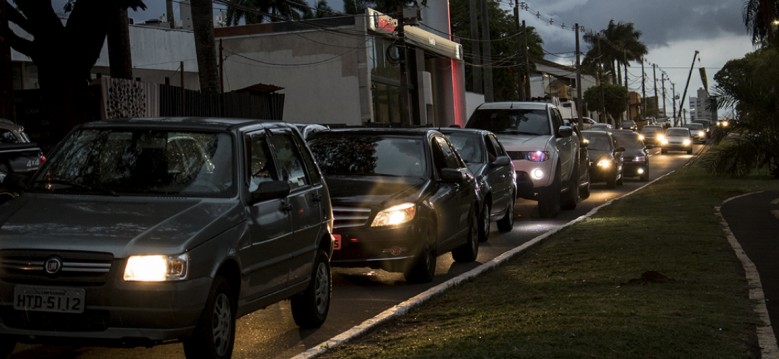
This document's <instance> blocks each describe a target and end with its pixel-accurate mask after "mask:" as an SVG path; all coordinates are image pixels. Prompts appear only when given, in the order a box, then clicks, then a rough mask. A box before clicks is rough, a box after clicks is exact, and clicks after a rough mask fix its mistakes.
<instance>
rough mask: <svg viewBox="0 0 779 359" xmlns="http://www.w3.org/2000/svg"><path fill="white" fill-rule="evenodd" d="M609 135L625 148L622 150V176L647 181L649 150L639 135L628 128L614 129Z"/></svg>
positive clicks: (619, 145)
mask: <svg viewBox="0 0 779 359" xmlns="http://www.w3.org/2000/svg"><path fill="white" fill-rule="evenodd" d="M645 128H646V127H645ZM611 135H612V136H613V137H614V139H616V140H617V146H618V147H622V148H624V149H625V150H624V151H623V152H622V176H623V177H638V178H639V179H640V180H641V181H648V180H649V152H647V150H646V146H645V145H644V141H642V140H641V138H640V135H639V134H638V133H636V132H635V131H630V130H614V131H612V132H611Z"/></svg>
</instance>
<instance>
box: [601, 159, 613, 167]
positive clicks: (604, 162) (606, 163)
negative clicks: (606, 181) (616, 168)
mask: <svg viewBox="0 0 779 359" xmlns="http://www.w3.org/2000/svg"><path fill="white" fill-rule="evenodd" d="M598 167H600V168H603V169H607V168H609V167H611V161H609V160H606V159H602V160H599V161H598Z"/></svg>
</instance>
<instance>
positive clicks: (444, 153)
mask: <svg viewBox="0 0 779 359" xmlns="http://www.w3.org/2000/svg"><path fill="white" fill-rule="evenodd" d="M309 146H311V150H312V151H313V153H314V155H315V156H316V160H317V162H318V163H319V165H320V166H321V168H322V172H323V173H324V176H325V179H326V181H327V184H328V186H329V188H330V191H331V192H330V193H331V194H332V203H333V214H334V223H335V224H334V225H335V228H334V233H333V236H334V237H335V243H336V244H335V250H334V252H333V258H332V263H333V265H334V266H339V267H371V268H380V269H385V270H387V271H391V272H403V274H404V275H405V277H406V280H407V281H409V282H430V281H432V280H433V278H434V276H435V267H436V258H437V257H438V255H439V254H442V253H446V252H450V251H451V253H452V258H453V259H454V260H455V261H456V262H471V261H474V260H476V256H477V255H478V251H479V193H478V191H479V190H478V187H477V183H476V179H475V178H474V176H473V174H472V173H471V171H470V170H468V166H467V165H466V164H465V162H464V161H463V160H462V159H461V157H460V156H459V155H458V154H457V149H456V148H455V147H454V145H453V144H452V143H451V142H450V141H449V139H448V138H447V137H446V136H445V135H443V134H442V133H440V132H438V131H436V130H433V129H423V128H418V129H386V128H347V129H332V130H330V131H322V132H317V133H315V134H314V135H313V136H312V137H311V138H310V139H309Z"/></svg>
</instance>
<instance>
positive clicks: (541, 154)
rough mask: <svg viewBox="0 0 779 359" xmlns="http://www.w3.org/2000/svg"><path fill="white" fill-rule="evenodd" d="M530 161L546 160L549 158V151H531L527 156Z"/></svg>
mask: <svg viewBox="0 0 779 359" xmlns="http://www.w3.org/2000/svg"><path fill="white" fill-rule="evenodd" d="M525 158H527V160H528V161H533V162H544V161H546V160H548V159H549V151H531V152H528V153H527V155H526V157H525Z"/></svg>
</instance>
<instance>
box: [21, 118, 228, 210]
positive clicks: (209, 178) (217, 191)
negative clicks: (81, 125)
mask: <svg viewBox="0 0 779 359" xmlns="http://www.w3.org/2000/svg"><path fill="white" fill-rule="evenodd" d="M232 148H233V145H232V140H231V137H230V135H229V134H227V133H203V132H172V131H164V130H148V129H82V130H80V131H77V132H74V133H73V134H71V135H70V136H68V137H67V138H66V139H65V140H64V142H63V143H62V145H61V146H60V147H59V149H58V150H57V151H56V153H55V154H54V156H53V157H52V158H50V159H49V160H48V161H47V162H46V166H45V167H44V168H43V169H42V170H41V171H40V172H39V173H38V174H37V175H36V177H35V178H34V179H33V181H32V182H31V183H32V185H31V191H51V192H79V193H84V192H87V193H98V194H112V195H117V194H127V195H150V194H152V195H174V196H188V195H191V196H207V197H224V196H229V195H231V194H232V193H233V192H234V191H233V188H234V186H235V176H234V170H233V163H234V161H233V157H232Z"/></svg>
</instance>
